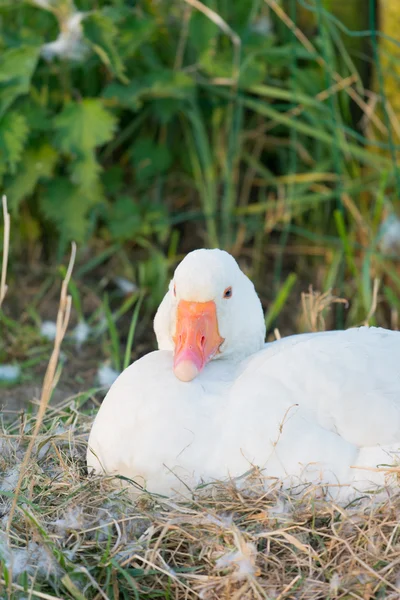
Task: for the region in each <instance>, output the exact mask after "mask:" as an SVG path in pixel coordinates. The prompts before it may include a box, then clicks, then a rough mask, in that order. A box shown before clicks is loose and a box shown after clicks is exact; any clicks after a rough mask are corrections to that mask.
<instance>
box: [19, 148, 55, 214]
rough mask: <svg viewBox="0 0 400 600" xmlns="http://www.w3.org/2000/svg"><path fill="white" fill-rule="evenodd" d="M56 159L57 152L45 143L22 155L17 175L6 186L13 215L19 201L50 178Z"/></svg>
mask: <svg viewBox="0 0 400 600" xmlns="http://www.w3.org/2000/svg"><path fill="white" fill-rule="evenodd" d="M57 158H58V155H57V152H56V151H55V150H54V148H52V147H51V146H50V144H47V143H43V144H42V145H41V146H39V147H35V148H29V149H28V150H27V151H26V152H25V153H24V155H23V157H22V159H21V162H20V164H19V168H18V171H17V174H16V175H15V177H13V178H12V180H11V183H10V184H9V185H8V186H7V195H8V197H9V200H10V208H11V209H12V210H13V212H14V213H15V212H16V211H17V209H18V206H19V203H20V202H21V200H22V199H23V198H25V197H26V196H29V195H30V194H31V193H32V192H33V191H34V189H35V187H36V184H37V182H38V181H39V180H41V179H46V178H49V177H51V175H52V174H53V171H54V168H55V166H56V162H57Z"/></svg>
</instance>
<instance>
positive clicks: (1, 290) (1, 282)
mask: <svg viewBox="0 0 400 600" xmlns="http://www.w3.org/2000/svg"><path fill="white" fill-rule="evenodd" d="M2 204H3V219H4V237H3V262H2V265H1V279H0V308H1V305H2V304H3V300H4V298H5V295H6V293H7V284H6V279H7V264H8V252H9V248H10V222H11V221H10V213H9V212H8V210H7V197H6V196H3V198H2Z"/></svg>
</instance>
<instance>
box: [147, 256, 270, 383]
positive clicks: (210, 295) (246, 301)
mask: <svg viewBox="0 0 400 600" xmlns="http://www.w3.org/2000/svg"><path fill="white" fill-rule="evenodd" d="M154 331H155V334H156V337H157V343H158V348H159V350H169V351H172V352H173V353H174V373H175V375H176V377H178V379H180V380H181V381H191V380H192V379H194V378H195V377H196V376H197V375H198V374H199V373H200V372H201V371H202V370H203V369H204V368H205V366H206V365H207V363H208V362H210V361H211V360H221V359H230V360H241V359H244V358H245V357H246V356H249V355H250V354H253V353H254V352H257V351H258V350H260V349H261V348H262V347H263V345H264V340H265V323H264V315H263V310H262V307H261V302H260V300H259V298H258V296H257V293H256V291H255V289H254V285H253V284H252V282H251V281H250V279H248V277H246V275H245V274H244V273H243V272H242V271H241V270H240V268H239V265H238V264H237V262H236V261H235V259H234V258H233V257H232V256H231V255H230V254H228V253H227V252H225V251H223V250H218V249H214V250H205V249H202V250H195V251H193V252H191V253H190V254H188V255H187V256H186V257H185V258H184V259H183V261H182V262H181V263H180V264H179V265H178V267H177V268H176V270H175V273H174V277H173V279H172V280H171V282H170V284H169V288H168V292H167V293H166V295H165V297H164V299H163V301H162V302H161V304H160V306H159V308H158V311H157V313H156V316H155V319H154Z"/></svg>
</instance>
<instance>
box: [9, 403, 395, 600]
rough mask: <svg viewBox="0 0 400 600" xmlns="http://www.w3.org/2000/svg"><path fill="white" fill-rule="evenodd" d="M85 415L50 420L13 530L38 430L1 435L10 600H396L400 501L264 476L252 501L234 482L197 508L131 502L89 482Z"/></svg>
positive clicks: (15, 427)
mask: <svg viewBox="0 0 400 600" xmlns="http://www.w3.org/2000/svg"><path fill="white" fill-rule="evenodd" d="M86 398H87V395H86ZM84 402H85V397H83V396H82V397H75V398H72V399H70V400H68V401H66V402H64V404H63V405H60V406H58V407H51V406H50V407H49V409H48V411H47V414H46V418H45V420H44V423H43V428H42V433H41V434H40V435H39V436H38V437H37V438H36V440H35V445H34V451H33V453H32V455H31V457H30V459H29V464H28V465H27V469H26V470H25V471H24V474H23V477H22V486H21V490H20V493H19V496H18V502H17V510H16V513H15V515H14V518H13V520H12V523H10V522H9V519H10V504H11V501H12V498H13V497H14V487H15V483H14V481H15V479H18V473H19V469H20V466H21V463H22V461H23V459H24V456H25V447H26V446H27V444H28V443H29V441H30V439H31V437H30V436H31V432H32V430H33V427H34V424H35V417H34V416H33V414H31V415H30V416H28V414H25V415H24V416H23V417H21V418H17V419H16V421H15V423H14V424H11V425H10V426H9V427H8V428H7V432H6V431H5V430H4V431H3V434H2V437H1V439H0V443H1V447H2V453H1V458H0V461H1V463H0V471H1V472H3V473H4V474H5V475H4V476H3V480H2V481H1V483H0V488H2V490H3V493H2V494H3V495H2V504H1V505H0V514H1V523H2V528H3V529H5V528H6V527H7V526H9V530H10V537H9V546H8V547H7V541H6V538H5V534H3V537H0V553H2V554H3V563H4V566H3V573H4V575H3V576H2V578H1V584H0V588H1V585H2V586H3V588H2V590H1V589H0V595H1V597H6V592H7V590H8V592H9V597H12V598H19V597H20V596H19V595H18V594H19V591H21V590H25V591H24V592H22V591H21V594H22V596H23V597H29V598H52V599H54V598H63V599H64V598H76V599H80V600H82V599H83V598H87V599H92V598H96V599H100V598H109V599H110V600H111V599H114V598H176V599H179V600H180V599H182V600H183V599H191V598H206V599H217V598H227V599H234V598H237V599H250V598H251V599H252V598H275V599H278V598H279V599H280V600H283V599H284V598H297V599H316V598H359V599H363V600H366V599H369V598H371V599H372V598H388V599H389V598H393V599H394V598H399V597H400V571H399V565H400V540H399V516H400V495H396V496H393V497H388V498H387V500H386V502H384V503H382V504H380V505H376V504H375V505H373V504H369V501H365V500H364V502H365V503H364V504H362V503H358V504H357V505H353V506H349V507H347V508H343V507H339V506H336V505H334V504H332V503H328V502H326V501H323V500H318V499H317V498H316V495H315V491H316V490H315V489H314V488H309V489H308V490H307V489H306V490H304V489H303V490H301V493H300V490H298V491H297V493H292V495H291V496H289V495H286V494H284V493H283V492H281V491H280V490H279V486H277V485H275V486H273V487H272V489H271V491H270V492H269V493H268V494H266V493H264V492H263V491H262V490H261V487H260V488H259V487H258V482H257V478H256V477H254V478H253V479H250V480H249V485H248V486H247V487H246V490H245V491H243V489H241V490H239V489H237V488H236V487H235V485H234V484H233V483H228V484H220V485H216V486H214V487H213V488H210V489H209V490H208V491H207V490H203V491H202V492H201V493H200V492H199V493H198V494H195V495H194V498H193V501H181V500H179V499H178V500H175V501H171V500H167V499H162V498H157V497H152V496H150V495H144V496H142V497H141V498H140V499H139V500H138V501H137V502H136V503H135V502H133V501H132V500H131V499H130V497H129V495H128V493H127V491H115V489H114V488H113V487H112V486H111V482H110V480H108V479H106V478H103V479H99V478H88V477H87V475H86V472H85V460H84V456H85V450H86V442H87V435H88V432H89V429H90V425H91V416H90V415H89V414H88V412H87V411H85V410H84V409H83V408H82V407H83V406H84ZM11 570H13V575H11ZM24 571H26V573H25V574H24ZM22 596H21V597H22Z"/></svg>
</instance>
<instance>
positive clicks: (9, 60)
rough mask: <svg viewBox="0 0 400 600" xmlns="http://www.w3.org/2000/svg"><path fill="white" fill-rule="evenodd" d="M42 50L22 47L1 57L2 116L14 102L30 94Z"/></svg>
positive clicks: (0, 100) (6, 52)
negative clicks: (31, 83)
mask: <svg viewBox="0 0 400 600" xmlns="http://www.w3.org/2000/svg"><path fill="white" fill-rule="evenodd" d="M39 51H40V48H37V47H32V46H21V47H20V48H12V49H10V50H6V51H4V52H2V54H1V56H0V116H1V115H3V114H4V113H5V111H6V110H7V109H8V108H9V107H10V106H11V104H12V103H13V102H14V100H15V99H16V98H17V97H18V96H21V95H22V94H27V93H28V92H29V86H30V82H31V77H32V75H33V72H34V70H35V68H36V63H37V60H38V57H39Z"/></svg>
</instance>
